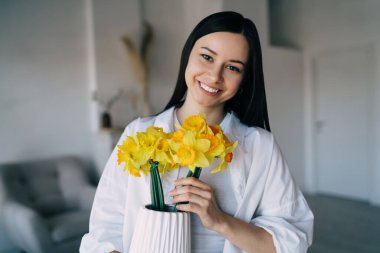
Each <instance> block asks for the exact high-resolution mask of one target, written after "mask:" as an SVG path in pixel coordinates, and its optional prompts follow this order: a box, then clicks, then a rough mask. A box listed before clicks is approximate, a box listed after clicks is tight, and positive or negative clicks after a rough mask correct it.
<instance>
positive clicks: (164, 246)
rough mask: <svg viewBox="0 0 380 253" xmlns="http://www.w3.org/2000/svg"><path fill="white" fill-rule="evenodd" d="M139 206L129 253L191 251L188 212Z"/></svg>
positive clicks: (182, 252) (170, 207) (176, 252)
mask: <svg viewBox="0 0 380 253" xmlns="http://www.w3.org/2000/svg"><path fill="white" fill-rule="evenodd" d="M165 209H166V210H165V211H155V210H152V209H151V208H150V205H146V206H145V207H141V208H140V210H139V214H138V218H137V221H136V225H135V231H134V233H133V237H132V242H131V246H130V248H129V253H191V230H190V229H191V228H190V213H187V212H178V211H175V207H174V206H169V205H166V206H165Z"/></svg>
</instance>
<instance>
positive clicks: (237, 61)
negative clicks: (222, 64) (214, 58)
mask: <svg viewBox="0 0 380 253" xmlns="http://www.w3.org/2000/svg"><path fill="white" fill-rule="evenodd" d="M201 48H203V49H205V50H207V51H210V52H211V53H213V54H215V55H218V54H217V53H216V52H215V51H214V50H211V49H210V48H208V47H201ZM230 61H231V62H235V63H240V64H241V65H243V66H245V63H244V62H242V61H239V60H230Z"/></svg>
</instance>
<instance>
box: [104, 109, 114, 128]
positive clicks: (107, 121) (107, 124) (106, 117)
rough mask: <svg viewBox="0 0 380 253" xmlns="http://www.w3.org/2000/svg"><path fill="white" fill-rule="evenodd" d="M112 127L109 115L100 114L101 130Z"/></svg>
mask: <svg viewBox="0 0 380 253" xmlns="http://www.w3.org/2000/svg"><path fill="white" fill-rule="evenodd" d="M111 127H112V119H111V114H110V113H109V112H103V113H102V128H111Z"/></svg>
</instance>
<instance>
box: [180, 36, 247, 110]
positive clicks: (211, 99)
mask: <svg viewBox="0 0 380 253" xmlns="http://www.w3.org/2000/svg"><path fill="white" fill-rule="evenodd" d="M248 50H249V47H248V42H247V40H246V39H245V37H244V36H243V35H241V34H238V33H231V32H215V33H210V34H207V35H205V36H203V37H201V38H199V39H198V40H197V41H196V43H195V44H194V47H193V49H192V51H191V53H190V57H189V61H188V64H187V67H186V71H185V80H186V84H187V88H188V91H187V97H186V100H189V99H190V100H191V101H187V102H192V104H194V103H195V104H194V105H198V106H201V107H207V108H213V107H217V108H219V109H220V107H222V108H223V106H224V104H225V102H226V101H227V100H229V99H231V98H232V97H233V96H234V95H235V94H236V93H237V91H238V90H239V87H240V83H241V81H242V79H243V74H244V71H245V65H246V63H247V61H248Z"/></svg>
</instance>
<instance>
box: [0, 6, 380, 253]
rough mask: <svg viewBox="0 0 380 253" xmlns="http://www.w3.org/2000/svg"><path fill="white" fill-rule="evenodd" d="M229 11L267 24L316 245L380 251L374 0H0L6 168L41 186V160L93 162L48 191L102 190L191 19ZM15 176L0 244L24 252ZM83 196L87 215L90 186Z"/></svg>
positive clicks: (285, 144)
mask: <svg viewBox="0 0 380 253" xmlns="http://www.w3.org/2000/svg"><path fill="white" fill-rule="evenodd" d="M222 10H232V11H238V12H240V13H242V14H243V15H244V16H246V17H248V18H250V19H252V20H253V21H254V22H255V23H256V26H257V29H258V31H259V34H260V38H261V46H262V49H263V64H264V75H265V84H266V90H267V99H268V110H269V117H270V123H271V127H272V132H273V133H274V135H275V137H276V139H277V141H278V143H279V145H280V147H281V149H282V151H283V153H284V155H285V157H286V159H287V161H288V164H289V167H290V169H291V171H292V173H293V176H294V178H295V180H296V181H297V183H298V184H299V186H300V188H301V189H302V191H303V192H304V193H305V195H306V197H307V199H308V201H309V204H310V206H311V208H312V210H313V211H314V214H315V232H314V243H313V246H312V247H311V248H310V250H309V252H312V253H316V252H321V253H329V252H334V253H337V252H338V253H339V252H345V253H349V252H357V253H367V252H380V25H379V24H380V15H379V13H380V1H378V0H361V1H357V0H234V1H228V0H208V1H206V0H203V1H201V0H180V1H178V0H34V1H23V0H0V165H4V168H8V170H9V167H10V166H8V165H13V166H14V167H11V168H15V169H14V170H16V168H18V167H20V166H21V165H19V164H22V166H24V169H23V170H24V172H25V171H26V170H27V173H28V174H27V175H28V176H27V177H28V178H32V179H33V180H34V181H33V182H34V183H35V184H37V186H35V187H37V188H38V187H40V188H38V189H39V190H40V192H39V193H40V194H42V195H43V194H45V192H44V190H43V189H45V188H44V187H42V188H41V184H43V183H38V182H40V181H38V177H39V176H40V175H42V174H41V173H43V172H42V170H40V169H39V167H38V165H39V164H45V165H43V166H45V167H54V166H56V167H57V168H56V167H55V168H54V170H56V171H57V172H55V173H56V174H54V175H53V174H50V175H49V176H47V177H58V176H57V175H58V174H59V173H63V174H64V173H65V172H64V171H73V170H74V169H72V168H73V167H75V168H77V167H78V168H79V167H83V168H84V169H83V170H84V171H85V175H86V177H87V178H84V176H83V175H84V174H82V176H83V178H81V180H74V181H75V182H73V180H71V178H77V176H75V175H77V174H75V173H76V172H75V173H74V172H72V173H73V174H70V175H66V177H67V178H69V179H70V180H69V181H70V182H69V183H68V185H70V187H69V188H71V192H70V191H69V190H65V186H66V188H67V185H62V184H65V183H64V182H65V181H64V180H61V179H55V180H56V181H54V182H55V184H59V185H54V183H53V185H49V187H50V188H49V187H46V189H47V190H49V189H54V190H55V191H57V194H58V195H60V194H61V195H62V194H63V195H65V194H66V195H67V196H69V197H70V196H71V197H72V196H74V195H81V192H82V191H85V188H83V187H80V186H77V188H73V187H71V185H74V184H75V183H78V184H83V185H86V187H87V186H88V185H89V184H91V185H92V186H93V187H96V183H97V181H98V179H99V176H100V175H101V173H102V169H103V166H104V165H105V162H106V160H107V157H108V156H109V154H110V152H111V151H112V148H113V147H114V145H115V143H116V142H117V140H118V138H119V136H120V134H121V131H122V130H123V128H124V127H125V126H126V125H127V124H128V123H129V122H130V121H131V120H133V119H134V118H136V117H139V116H144V115H148V114H155V113H158V112H160V111H161V110H163V107H164V106H165V104H166V102H167V101H168V99H169V97H170V96H171V93H172V90H173V88H174V85H175V81H176V77H177V71H178V67H179V60H180V54H181V50H182V47H183V45H184V42H185V40H186V38H187V36H188V34H189V33H190V31H191V29H192V28H193V27H194V26H195V24H196V23H197V22H198V21H199V20H201V19H202V18H203V17H205V16H207V15H209V14H211V13H213V12H217V11H222ZM67 157H70V159H69V160H65V159H66V158H67ZM62 159H63V160H64V162H63V160H62ZM74 160H75V162H74ZM77 160H78V162H79V161H80V162H79V163H77ZM46 163H47V164H48V165H46ZM78 164H80V165H78ZM5 165H6V166H5ZM7 166H8V167H7ZM0 168H3V167H0ZM28 168H29V170H28ZM65 168H67V169H65ZM52 169H53V168H52ZM4 170H5V169H4ZM11 170H12V169H11ZM12 173H13V172H12V171H11V172H10V174H12ZM57 173H58V174H57ZM70 173H71V172H70ZM13 174H14V173H13ZM78 175H79V174H78ZM82 176H81V177H82ZM16 177H19V176H18V175H17V176H16ZM24 177H25V176H24ZM44 177H45V176H44ZM28 178H26V179H25V178H23V179H22V180H20V182H18V184H20V185H21V186H22V187H24V186H23V184H26V183H25V182H26V181H27V182H29V181H28V180H29V179H28ZM67 178H66V179H67ZM23 180H24V181H23ZM25 180H26V181H25ZM44 180H45V178H44ZM44 180H41V182H45V181H44ZM5 181H7V178H6V177H5ZM5 184H7V183H6V182H5V183H4V182H3V184H2V185H0V187H2V188H0V217H2V218H1V219H0V253H16V252H20V251H19V248H18V247H19V246H17V245H16V244H15V242H14V240H11V238H14V237H15V235H14V234H11V232H9V229H6V227H7V226H8V227H13V226H12V224H13V222H14V223H15V224H16V221H13V220H12V219H10V218H9V216H8V218H6V219H5V218H4V217H6V215H4V213H6V212H5V211H4V209H5V208H4V207H5V206H6V200H7V194H8V193H6V192H7V191H6V190H5V188H6V186H5ZM21 186H20V187H21ZM37 188H34V190H35V189H37ZM41 189H42V190H41ZM86 189H89V188H86ZM94 189H95V188H94ZM47 190H46V191H47ZM74 190H77V191H78V192H73V191H74ZM41 191H42V192H41ZM61 191H62V192H61ZM67 191H68V193H67ZM70 194H71V195H70ZM66 195H65V196H64V197H65V198H69V197H67V196H66ZM81 196H82V199H81V200H75V201H76V204H77V205H79V206H83V205H81V203H77V202H78V201H79V202H81V201H84V202H86V201H87V202H89V203H86V205H87V209H86V208H85V209H86V210H87V211H86V212H82V213H81V214H80V215H82V216H80V217H82V219H85V220H86V222H88V213H89V212H88V210H89V208H90V207H91V202H92V197H93V192H92V191H91V190H88V191H87V192H86V195H81ZM86 196H87V197H86ZM37 198H38V196H37ZM84 198H86V199H84ZM28 203H29V202H28ZM49 203H52V202H49ZM59 203H60V205H63V204H62V203H61V202H59ZM74 204H75V203H74V202H70V203H69V204H67V203H66V204H64V205H71V206H74ZM49 208H50V209H49V213H50V214H51V212H54V210H53V209H54V208H53V209H51V207H49ZM12 210H13V209H12ZM14 210H18V209H14ZM41 210H42V209H41V206H40V211H41ZM15 215H16V212H15ZM44 215H45V214H41V217H43V216H44ZM11 217H12V216H11ZM75 217H77V218H78V217H79V216H75ZM79 219H80V218H78V220H79ZM59 221H64V220H59ZM59 221H58V220H57V219H55V220H54V221H52V220H49V223H48V224H49V225H48V226H47V227H48V230H47V231H48V232H51V231H50V230H52V228H53V225H57V224H58V223H59ZM18 224H21V223H18ZM17 226H19V225H17ZM14 227H16V225H14ZM12 229H13V228H12ZM14 229H16V228H14ZM20 229H21V230H22V226H21V228H20ZM66 229H67V228H66ZM24 230H27V229H24ZM69 230H70V229H68V230H65V231H64V232H62V231H61V230H60V231H58V232H56V233H53V235H52V236H53V239H52V244H54V243H57V244H58V242H61V241H67V240H71V239H72V238H71V237H70V236H71V235H70V236H69V235H68V233H71V232H72V231H69ZM15 231H16V230H15ZM24 232H25V231H24ZM53 232H54V231H53ZM14 233H17V232H14ZM30 233H33V232H30ZM76 236H77V237H78V236H80V235H76ZM16 237H17V236H16ZM20 237H21V236H20ZM29 239H30V238H29ZM29 239H28V238H20V240H29ZM30 240H32V239H30ZM49 240H50V239H49ZM77 242H78V239H77V240H76V242H75V243H77ZM25 244H27V242H25ZM25 247H26V246H25ZM51 252H58V251H51ZM63 252H65V251H63ZM66 252H67V251H66Z"/></svg>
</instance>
